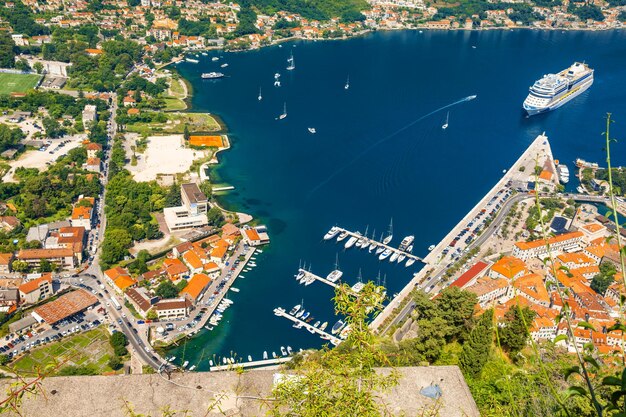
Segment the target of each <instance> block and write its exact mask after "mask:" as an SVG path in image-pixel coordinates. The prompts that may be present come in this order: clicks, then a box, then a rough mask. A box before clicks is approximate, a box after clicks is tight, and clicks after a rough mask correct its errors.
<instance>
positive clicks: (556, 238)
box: [515, 232, 583, 250]
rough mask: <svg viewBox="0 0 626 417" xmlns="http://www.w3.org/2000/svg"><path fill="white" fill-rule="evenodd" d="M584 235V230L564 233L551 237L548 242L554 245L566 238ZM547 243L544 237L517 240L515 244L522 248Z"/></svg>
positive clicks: (525, 248)
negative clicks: (527, 240) (525, 240)
mask: <svg viewBox="0 0 626 417" xmlns="http://www.w3.org/2000/svg"><path fill="white" fill-rule="evenodd" d="M582 237H583V233H582V232H571V233H564V234H562V235H558V236H553V237H551V238H549V239H548V243H549V244H550V245H553V244H555V243H558V242H564V241H566V240H570V239H575V238H582ZM545 245H546V242H545V241H544V240H543V239H539V240H533V241H531V242H517V243H515V246H517V247H518V248H520V249H521V250H528V249H535V248H538V247H541V246H545Z"/></svg>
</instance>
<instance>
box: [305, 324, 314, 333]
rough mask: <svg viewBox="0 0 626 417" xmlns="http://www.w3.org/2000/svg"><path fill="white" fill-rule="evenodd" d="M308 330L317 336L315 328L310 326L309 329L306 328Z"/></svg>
mask: <svg viewBox="0 0 626 417" xmlns="http://www.w3.org/2000/svg"><path fill="white" fill-rule="evenodd" d="M306 330H307V331H308V332H309V333H311V334H315V328H313V327H310V326H309V327H307V328H306Z"/></svg>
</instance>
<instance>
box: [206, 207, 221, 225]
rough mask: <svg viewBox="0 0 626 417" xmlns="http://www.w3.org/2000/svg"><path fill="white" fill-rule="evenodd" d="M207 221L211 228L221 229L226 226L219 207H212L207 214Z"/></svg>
mask: <svg viewBox="0 0 626 417" xmlns="http://www.w3.org/2000/svg"><path fill="white" fill-rule="evenodd" d="M207 219H208V222H209V225H211V226H215V227H221V226H222V225H224V215H223V214H222V210H220V209H219V207H211V209H210V210H209V211H208V212H207Z"/></svg>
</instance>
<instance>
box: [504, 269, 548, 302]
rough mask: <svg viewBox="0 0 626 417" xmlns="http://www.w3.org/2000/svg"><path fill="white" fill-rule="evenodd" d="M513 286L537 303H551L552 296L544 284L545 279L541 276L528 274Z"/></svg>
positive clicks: (517, 280)
mask: <svg viewBox="0 0 626 417" xmlns="http://www.w3.org/2000/svg"><path fill="white" fill-rule="evenodd" d="M513 286H514V287H515V288H517V289H518V290H519V291H521V292H523V293H525V294H526V295H528V296H530V297H532V298H534V299H535V300H537V301H542V302H545V303H549V302H550V295H549V294H548V291H547V290H546V286H545V285H544V283H543V277H542V276H541V275H539V274H528V275H524V276H523V277H521V278H518V279H516V280H515V281H514V282H513Z"/></svg>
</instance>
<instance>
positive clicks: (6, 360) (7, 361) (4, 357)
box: [0, 355, 9, 366]
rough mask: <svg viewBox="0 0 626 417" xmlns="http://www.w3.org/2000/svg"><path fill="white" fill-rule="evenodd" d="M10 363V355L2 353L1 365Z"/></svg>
mask: <svg viewBox="0 0 626 417" xmlns="http://www.w3.org/2000/svg"><path fill="white" fill-rule="evenodd" d="M7 363H9V357H8V356H7V355H0V365H2V366H4V365H6V364H7Z"/></svg>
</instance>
